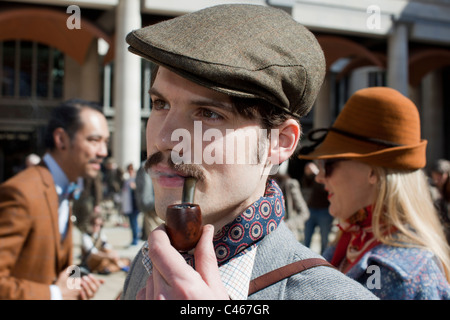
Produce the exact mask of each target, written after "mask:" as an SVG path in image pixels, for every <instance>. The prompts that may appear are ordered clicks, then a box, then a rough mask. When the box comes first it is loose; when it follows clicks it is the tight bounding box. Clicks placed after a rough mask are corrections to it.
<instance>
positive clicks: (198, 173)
mask: <svg viewBox="0 0 450 320" xmlns="http://www.w3.org/2000/svg"><path fill="white" fill-rule="evenodd" d="M162 162H166V161H165V159H164V155H163V153H162V152H160V151H158V152H155V153H154V154H152V155H150V156H149V157H148V159H147V160H146V161H145V165H144V167H145V171H147V172H148V173H150V172H151V168H152V166H154V165H157V164H158V163H162ZM166 163H167V165H168V166H169V168H170V169H172V170H173V171H176V172H178V173H180V174H181V175H183V176H186V177H194V178H196V179H197V180H204V179H205V175H204V174H203V171H202V169H201V167H200V166H199V165H197V164H185V163H174V162H173V160H172V158H171V157H168V160H167V162H166Z"/></svg>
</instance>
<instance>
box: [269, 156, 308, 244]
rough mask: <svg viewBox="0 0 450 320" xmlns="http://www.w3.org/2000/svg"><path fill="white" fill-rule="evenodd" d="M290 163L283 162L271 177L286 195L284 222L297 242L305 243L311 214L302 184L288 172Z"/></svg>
mask: <svg viewBox="0 0 450 320" xmlns="http://www.w3.org/2000/svg"><path fill="white" fill-rule="evenodd" d="M287 169H288V161H285V162H283V163H282V164H281V165H280V168H279V169H278V172H277V173H276V174H274V175H271V176H270V178H272V179H274V180H275V181H276V182H277V184H278V185H279V186H280V189H281V191H282V192H283V195H284V204H285V209H286V215H285V218H284V221H285V222H286V225H287V226H288V228H289V229H290V230H291V231H292V232H293V233H294V235H295V236H296V238H297V240H298V241H300V242H303V240H304V227H305V221H307V220H308V218H309V216H310V212H309V209H308V206H307V205H306V201H305V199H304V198H303V194H302V189H301V187H300V182H298V180H297V179H294V178H292V177H291V176H290V175H289V174H288V172H287Z"/></svg>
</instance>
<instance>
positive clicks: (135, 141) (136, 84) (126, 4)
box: [113, 0, 141, 168]
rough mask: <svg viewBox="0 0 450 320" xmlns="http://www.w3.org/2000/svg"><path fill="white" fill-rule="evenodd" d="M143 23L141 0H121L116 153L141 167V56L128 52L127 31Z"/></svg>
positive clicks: (123, 163)
mask: <svg viewBox="0 0 450 320" xmlns="http://www.w3.org/2000/svg"><path fill="white" fill-rule="evenodd" d="M140 27H141V13H140V0H119V4H118V6H117V10H116V39H115V59H114V102H113V103H114V110H115V115H114V127H115V132H114V136H113V157H114V158H115V159H116V161H117V164H118V165H119V166H121V167H122V168H125V167H126V166H127V165H128V164H129V163H133V165H134V167H135V168H139V165H140V154H141V58H140V57H138V56H136V55H134V54H132V53H130V52H128V49H127V48H128V44H127V43H126V42H125V37H126V35H127V34H128V33H129V32H130V31H132V30H135V29H138V28H140Z"/></svg>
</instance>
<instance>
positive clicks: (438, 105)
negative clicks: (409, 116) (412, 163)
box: [420, 71, 446, 165]
mask: <svg viewBox="0 0 450 320" xmlns="http://www.w3.org/2000/svg"><path fill="white" fill-rule="evenodd" d="M442 89H443V85H442V72H440V71H433V72H430V73H428V74H427V75H426V76H425V77H424V78H423V79H422V107H421V114H420V117H421V125H422V130H421V131H422V138H423V139H426V140H428V145H427V165H428V164H431V163H433V162H434V161H436V160H438V159H440V158H443V157H444V148H445V147H446V146H445V145H444V102H443V90H442Z"/></svg>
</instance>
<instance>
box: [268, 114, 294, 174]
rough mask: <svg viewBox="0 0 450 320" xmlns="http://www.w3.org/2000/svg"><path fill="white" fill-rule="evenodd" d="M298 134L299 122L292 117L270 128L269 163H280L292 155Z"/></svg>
mask: <svg viewBox="0 0 450 320" xmlns="http://www.w3.org/2000/svg"><path fill="white" fill-rule="evenodd" d="M300 134H301V128H300V124H299V123H298V122H297V121H296V120H294V119H288V120H286V121H284V122H283V123H282V124H281V125H280V126H278V127H276V128H274V129H271V132H270V148H269V160H270V162H271V164H273V165H278V164H281V163H283V162H284V161H286V160H288V159H289V158H290V157H291V156H292V154H293V153H294V152H295V150H296V147H297V144H298V141H299V139H300Z"/></svg>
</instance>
